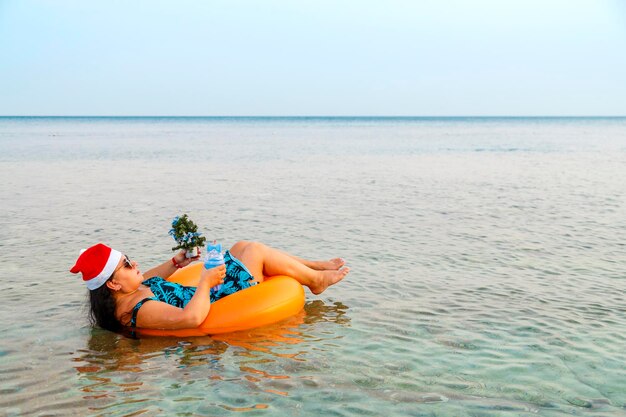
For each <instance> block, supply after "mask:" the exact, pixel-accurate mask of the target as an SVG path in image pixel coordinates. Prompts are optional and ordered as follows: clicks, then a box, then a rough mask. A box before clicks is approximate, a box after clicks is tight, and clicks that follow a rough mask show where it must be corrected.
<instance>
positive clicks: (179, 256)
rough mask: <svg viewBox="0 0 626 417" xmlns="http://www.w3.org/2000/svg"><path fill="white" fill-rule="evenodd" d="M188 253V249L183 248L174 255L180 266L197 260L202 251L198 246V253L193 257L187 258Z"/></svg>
mask: <svg viewBox="0 0 626 417" xmlns="http://www.w3.org/2000/svg"><path fill="white" fill-rule="evenodd" d="M186 253H187V251H185V250H181V251H180V252H178V253H177V254H176V255H174V260H175V261H176V263H177V264H178V266H179V267H180V268H183V267H185V266H187V265H189V264H190V263H192V262H193V261H197V260H198V259H200V255H201V254H202V251H201V250H200V249H199V248H198V255H196V256H194V257H193V258H187V256H186Z"/></svg>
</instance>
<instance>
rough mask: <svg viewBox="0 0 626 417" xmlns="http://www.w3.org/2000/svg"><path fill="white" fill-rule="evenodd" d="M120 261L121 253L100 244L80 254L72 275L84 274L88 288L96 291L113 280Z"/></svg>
mask: <svg viewBox="0 0 626 417" xmlns="http://www.w3.org/2000/svg"><path fill="white" fill-rule="evenodd" d="M120 259H122V254H121V253H120V252H118V251H116V250H115V249H111V248H110V247H108V246H107V245H104V244H102V243H98V244H97V245H94V246H92V247H90V248H89V249H83V250H82V251H81V252H80V256H79V257H78V259H77V260H76V264H75V265H74V266H73V267H72V269H70V272H71V273H72V274H77V273H79V272H80V273H82V274H83V281H85V284H87V288H89V289H90V290H95V289H96V288H100V287H101V286H102V284H104V283H105V282H106V281H107V280H108V279H109V278H111V275H112V274H113V271H115V268H116V267H117V264H118V263H119V262H120Z"/></svg>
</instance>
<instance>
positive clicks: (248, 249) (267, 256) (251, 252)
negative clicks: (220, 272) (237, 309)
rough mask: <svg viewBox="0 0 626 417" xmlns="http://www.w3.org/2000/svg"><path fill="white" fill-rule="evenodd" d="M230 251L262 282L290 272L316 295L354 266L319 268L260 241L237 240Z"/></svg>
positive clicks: (336, 281)
mask: <svg viewBox="0 0 626 417" xmlns="http://www.w3.org/2000/svg"><path fill="white" fill-rule="evenodd" d="M230 253H231V254H232V255H233V256H234V257H235V258H237V259H239V260H240V261H241V262H242V263H243V264H244V265H245V266H246V268H248V270H249V271H250V273H251V274H252V275H253V276H254V278H255V280H257V281H259V282H261V281H263V277H264V276H272V275H287V276H290V277H293V278H294V279H296V280H297V281H298V282H299V283H300V284H302V285H304V286H307V287H309V289H310V290H311V292H312V293H313V294H320V293H322V292H323V291H324V290H325V289H326V288H328V287H329V286H331V285H334V284H336V283H338V282H339V281H341V280H342V279H343V278H344V277H345V276H346V275H347V274H348V272H350V268H347V267H345V268H341V269H339V270H324V271H318V270H315V269H313V268H311V267H309V266H307V265H305V264H304V263H302V262H300V261H299V259H297V258H294V257H293V256H291V255H289V254H286V253H284V252H281V251H279V250H276V249H273V248H270V247H269V246H267V245H264V244H262V243H258V242H245V241H241V242H237V243H236V244H235V245H233V247H232V248H231V249H230ZM308 262H312V261H308ZM310 265H313V264H311V263H310Z"/></svg>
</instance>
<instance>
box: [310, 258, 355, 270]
mask: <svg viewBox="0 0 626 417" xmlns="http://www.w3.org/2000/svg"><path fill="white" fill-rule="evenodd" d="M345 264H346V261H345V260H344V259H343V258H333V259H330V260H328V261H315V262H313V265H311V267H312V268H313V269H315V270H317V271H329V270H332V271H336V270H338V269H339V268H341V267H342V266H344V265H345Z"/></svg>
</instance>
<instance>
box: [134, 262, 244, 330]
mask: <svg viewBox="0 0 626 417" xmlns="http://www.w3.org/2000/svg"><path fill="white" fill-rule="evenodd" d="M224 261H225V263H226V277H225V278H224V283H223V284H222V285H221V287H213V288H211V293H210V294H211V295H210V297H211V302H212V303H213V302H215V301H217V300H219V299H220V298H222V297H226V296H227V295H230V294H234V293H236V292H237V291H240V290H243V289H245V288H248V287H251V286H253V285H255V284H256V281H254V277H253V276H252V274H251V273H250V271H248V268H246V266H245V265H244V264H242V263H241V261H240V260H239V259H237V258H235V257H233V256H232V255H231V254H230V252H229V251H226V253H225V254H224ZM142 284H143V285H146V286H147V287H150V290H151V291H152V293H153V294H154V297H147V298H144V299H143V300H141V301H140V302H138V303H137V304H136V305H135V307H134V308H133V315H132V317H131V319H130V326H131V327H135V326H136V324H137V312H138V311H139V309H140V308H141V306H142V305H143V304H144V303H145V302H146V301H150V300H155V301H162V302H164V303H167V304H169V305H172V306H174V307H179V308H184V307H185V306H186V305H187V303H188V302H189V301H190V300H191V297H193V295H194V294H195V293H196V287H185V286H184V285H180V284H176V283H175V282H169V281H166V280H164V279H163V278H161V277H152V278H150V279H147V280H145V281H144V282H142Z"/></svg>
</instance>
